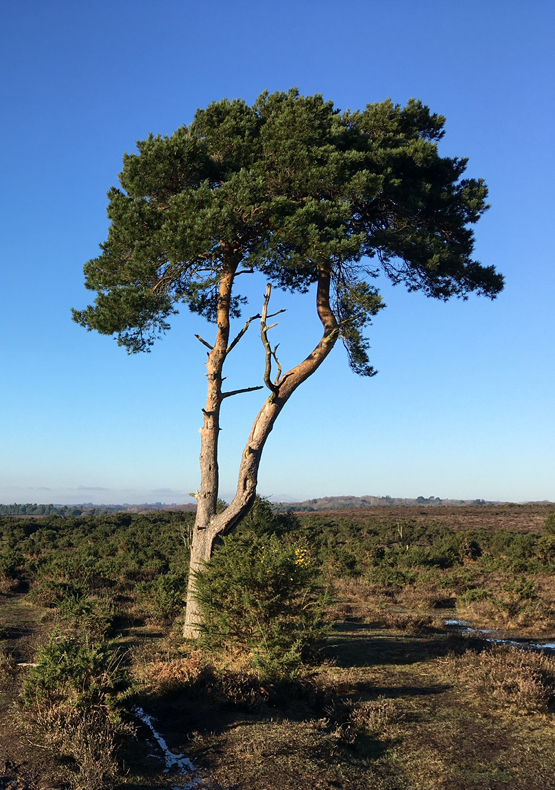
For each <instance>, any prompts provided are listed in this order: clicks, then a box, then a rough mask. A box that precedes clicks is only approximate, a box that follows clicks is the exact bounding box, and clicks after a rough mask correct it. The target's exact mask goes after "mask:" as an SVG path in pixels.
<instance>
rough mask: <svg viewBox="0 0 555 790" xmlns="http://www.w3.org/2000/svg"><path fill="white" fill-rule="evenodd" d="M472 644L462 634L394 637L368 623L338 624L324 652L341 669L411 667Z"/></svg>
mask: <svg viewBox="0 0 555 790" xmlns="http://www.w3.org/2000/svg"><path fill="white" fill-rule="evenodd" d="M468 645H469V640H468V639H467V638H466V637H464V636H462V635H461V634H456V633H455V634H454V633H449V632H447V631H437V630H436V629H434V630H433V631H432V632H431V633H428V634H418V635H412V634H402V635H392V634H390V633H388V632H384V631H383V630H375V629H373V628H372V627H371V626H369V625H367V624H365V623H352V622H347V623H337V624H336V625H334V627H333V629H332V631H331V632H330V635H329V637H328V642H327V644H326V645H325V646H324V647H323V649H322V655H323V657H324V658H327V659H330V660H332V661H333V662H334V664H335V665H336V666H338V667H340V668H343V669H344V668H347V667H359V668H360V667H371V666H376V665H379V664H382V665H383V664H387V665H392V664H397V665H408V664H416V663H419V662H421V661H425V660H428V659H431V658H437V657H439V656H444V655H447V654H448V653H451V652H457V653H458V652H464V650H466V649H467V647H468Z"/></svg>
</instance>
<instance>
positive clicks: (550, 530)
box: [542, 512, 555, 535]
mask: <svg viewBox="0 0 555 790" xmlns="http://www.w3.org/2000/svg"><path fill="white" fill-rule="evenodd" d="M542 532H543V534H544V535H555V512H553V513H550V514H549V515H548V517H547V518H546V519H545V521H544V522H543V529H542Z"/></svg>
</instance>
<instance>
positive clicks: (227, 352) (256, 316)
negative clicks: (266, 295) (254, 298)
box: [226, 313, 260, 354]
mask: <svg viewBox="0 0 555 790" xmlns="http://www.w3.org/2000/svg"><path fill="white" fill-rule="evenodd" d="M257 318H260V313H257V314H256V315H253V316H251V317H250V318H249V320H248V321H247V323H246V324H245V326H244V327H243V328H242V329H241V331H240V332H239V334H238V335H237V337H236V338H235V339H234V340H232V342H231V343H230V344H229V346H228V347H227V351H226V354H229V352H230V351H231V350H232V349H234V348H235V346H236V345H237V343H238V342H239V341H240V340H241V338H242V337H243V335H244V334H245V332H246V331H247V329H248V328H249V326H250V325H251V323H252V322H253V321H254V320H255V319H257Z"/></svg>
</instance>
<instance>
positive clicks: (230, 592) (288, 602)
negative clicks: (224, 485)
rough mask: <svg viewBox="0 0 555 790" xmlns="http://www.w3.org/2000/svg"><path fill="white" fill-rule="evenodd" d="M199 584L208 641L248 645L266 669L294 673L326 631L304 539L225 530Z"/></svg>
mask: <svg viewBox="0 0 555 790" xmlns="http://www.w3.org/2000/svg"><path fill="white" fill-rule="evenodd" d="M196 588H197V595H198V599H199V604H200V608H201V613H202V618H203V627H202V638H203V641H204V644H205V645H207V646H208V647H210V648H212V649H216V650H222V649H224V650H225V649H232V650H233V649H238V650H240V651H242V652H244V653H246V654H247V655H248V656H249V659H250V663H251V665H252V666H253V667H254V668H255V669H256V670H257V671H258V673H259V675H260V676H261V677H265V678H278V677H284V676H287V675H292V674H294V672H295V669H296V668H297V667H298V666H299V664H300V663H301V661H302V660H303V658H304V657H305V656H306V654H307V651H309V649H310V648H311V647H313V646H314V644H315V643H316V641H317V640H318V639H319V638H320V637H321V636H322V633H323V630H324V626H323V622H322V611H323V599H322V596H321V590H320V589H319V587H318V584H317V573H316V570H315V568H314V566H313V563H312V561H311V559H310V555H309V552H308V550H307V548H306V546H305V545H304V544H302V543H298V542H293V541H287V540H284V539H283V537H278V536H277V535H268V534H266V535H261V536H255V535H252V534H248V535H235V536H231V537H228V538H225V539H224V541H223V543H222V545H221V546H220V548H219V549H218V550H217V551H216V552H215V554H214V556H213V557H212V559H211V560H210V562H209V563H207V565H206V566H205V568H204V569H203V570H202V571H201V572H200V573H198V574H197V576H196Z"/></svg>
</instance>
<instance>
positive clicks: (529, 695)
mask: <svg viewBox="0 0 555 790" xmlns="http://www.w3.org/2000/svg"><path fill="white" fill-rule="evenodd" d="M444 665H445V668H446V670H447V673H448V674H449V675H450V676H451V677H453V678H454V679H455V680H456V681H457V682H458V683H459V684H462V685H463V686H464V688H465V691H466V694H467V695H469V697H470V699H471V700H473V701H474V702H475V703H478V704H480V705H483V704H484V702H485V701H487V704H489V705H492V706H494V707H496V708H510V709H511V711H512V712H513V713H517V714H529V713H538V712H539V713H546V712H548V711H549V709H550V706H551V704H552V702H553V700H554V698H555V659H553V658H550V657H548V656H546V655H544V654H543V653H534V652H530V651H527V652H525V651H523V650H515V649H514V648H510V647H494V648H491V649H488V650H484V651H483V652H480V653H476V652H474V651H468V652H467V653H464V654H463V655H461V656H450V657H449V658H447V659H444Z"/></svg>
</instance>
